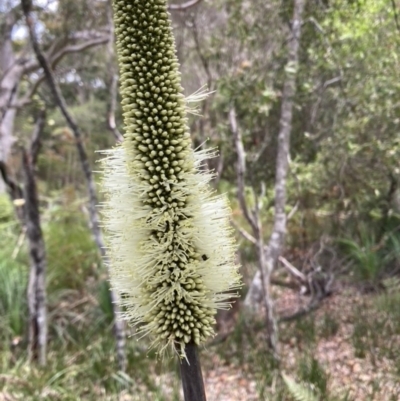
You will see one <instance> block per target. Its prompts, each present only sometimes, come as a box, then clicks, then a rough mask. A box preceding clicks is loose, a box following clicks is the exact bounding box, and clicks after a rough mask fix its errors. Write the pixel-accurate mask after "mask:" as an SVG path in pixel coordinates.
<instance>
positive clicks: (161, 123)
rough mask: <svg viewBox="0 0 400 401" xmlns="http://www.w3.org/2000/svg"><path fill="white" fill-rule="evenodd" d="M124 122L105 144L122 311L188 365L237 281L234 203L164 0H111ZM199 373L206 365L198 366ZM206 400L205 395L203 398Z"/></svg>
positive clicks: (114, 273)
mask: <svg viewBox="0 0 400 401" xmlns="http://www.w3.org/2000/svg"><path fill="white" fill-rule="evenodd" d="M113 8H114V21H115V33H116V38H117V54H118V63H119V68H120V85H121V97H122V108H123V116H124V124H125V134H124V141H123V143H121V144H119V145H117V146H116V147H115V148H113V149H111V150H108V151H105V152H104V153H105V154H106V157H105V159H104V160H103V168H104V179H103V185H102V188H103V192H104V193H105V199H106V200H105V203H104V205H103V206H104V207H103V214H104V225H105V228H106V231H107V233H108V248H109V255H110V258H111V268H110V279H111V284H112V287H113V289H115V290H116V291H117V293H119V294H120V301H119V302H120V304H121V306H122V307H123V308H124V312H123V316H124V318H125V319H126V320H128V321H129V322H130V323H131V324H136V325H137V326H138V330H137V332H138V333H141V334H142V335H143V336H145V335H149V336H150V337H151V339H152V343H151V347H155V348H156V349H157V352H158V353H159V354H160V355H162V354H163V353H164V352H165V351H166V350H167V349H168V348H170V349H172V350H174V351H176V352H177V353H178V355H179V356H180V358H181V361H183V362H182V365H185V366H188V365H189V363H190V356H191V355H194V354H193V352H192V351H193V347H195V346H196V345H200V344H202V343H204V342H205V341H206V339H207V338H208V337H210V336H212V335H213V334H214V329H213V325H214V322H215V319H214V315H215V313H216V309H217V308H230V301H229V299H230V298H232V296H235V291H236V290H237V289H238V288H239V287H240V276H239V274H238V266H237V265H236V262H235V250H236V244H235V242H234V239H233V233H232V229H231V228H230V225H229V215H230V209H229V206H228V204H227V200H226V199H225V197H223V196H218V195H216V194H214V193H213V191H212V190H211V188H210V186H209V181H210V180H211V178H212V177H213V175H212V173H209V172H205V171H204V169H203V162H204V160H205V159H207V158H209V157H210V156H212V152H207V151H200V152H194V151H193V149H192V144H191V139H190V135H189V129H188V124H187V112H188V111H189V112H190V111H191V110H193V109H191V108H190V107H188V105H187V103H188V102H190V101H192V100H193V98H194V99H199V98H201V97H202V96H203V95H202V94H203V92H200V93H199V94H195V96H194V97H192V98H188V99H185V97H184V95H183V88H182V87H181V78H180V73H179V71H178V68H179V64H178V60H177V57H176V49H175V42H174V38H173V35H172V28H171V23H170V20H169V14H168V12H167V4H166V0H114V1H113ZM200 378H201V372H200ZM204 399H205V398H204Z"/></svg>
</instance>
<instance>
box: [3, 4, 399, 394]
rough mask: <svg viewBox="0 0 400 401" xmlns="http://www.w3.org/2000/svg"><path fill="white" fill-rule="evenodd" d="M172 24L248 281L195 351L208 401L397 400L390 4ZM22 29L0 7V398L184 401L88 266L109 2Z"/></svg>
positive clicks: (112, 67)
mask: <svg viewBox="0 0 400 401" xmlns="http://www.w3.org/2000/svg"><path fill="white" fill-rule="evenodd" d="M24 2H25V3H26V0H25V1H23V3H24ZM170 13H171V18H172V20H173V25H174V35H175V37H176V45H177V50H178V57H179V60H180V63H181V72H182V79H183V86H184V88H185V91H186V95H190V94H192V93H194V92H196V91H197V90H198V89H199V88H202V87H203V86H204V85H206V86H207V88H208V90H209V91H211V92H212V94H210V96H209V97H208V98H207V99H206V101H204V102H202V103H201V104H199V105H198V113H199V115H201V116H190V129H191V134H192V138H193V143H194V147H196V148H198V147H204V148H212V147H216V148H218V150H219V155H218V156H217V157H215V158H213V159H210V160H209V162H208V164H209V167H210V168H211V169H214V170H215V171H216V178H215V180H214V181H213V185H214V186H215V189H216V190H217V191H218V192H220V193H227V194H228V196H229V198H230V200H231V206H232V211H233V214H232V225H233V227H234V229H235V230H236V233H237V239H238V243H239V250H238V258H239V259H240V263H241V265H242V268H241V272H242V274H243V279H244V283H245V285H244V287H243V289H242V293H241V299H240V300H239V301H238V302H237V303H236V304H235V306H234V307H233V309H232V310H230V311H224V312H221V313H218V316H217V324H216V333H217V335H216V337H215V338H214V339H211V340H210V342H209V344H207V346H206V347H205V348H204V349H203V350H202V351H201V357H202V362H203V369H204V376H205V383H206V391H207V393H208V399H209V401H213V400H219V401H224V400H270V401H278V400H311V401H313V400H324V401H325V400H332V401H333V400H337V401H339V400H343V401H344V400H357V401H358V400H377V401H380V400H388V401H389V400H390V401H396V400H399V399H400V384H399V383H400V62H399V57H400V26H399V23H400V22H399V16H398V14H399V13H400V3H399V2H398V1H397V0H374V1H368V0H212V1H211V0H202V1H201V0H200V1H196V0H189V1H187V0H186V1H179V0H175V1H173V2H172V1H171V2H170ZM31 15H32V18H31V19H30V20H29V18H28V22H29V21H30V23H31V30H32V32H34V33H35V35H34V36H31V37H30V36H29V30H28V28H27V22H26V21H27V20H26V16H27V11H26V9H25V8H23V7H21V4H20V3H19V1H17V0H0V172H1V178H0V400H1V401H14V400H26V401H33V400H71V401H75V400H85V401H90V400H125V401H129V400H143V399H146V398H147V399H151V400H160V401H161V400H163V401H164V400H165V401H167V400H180V399H181V394H180V392H181V390H180V383H179V378H178V368H177V366H176V361H175V359H174V358H170V359H169V358H166V359H165V360H164V361H157V358H156V356H155V355H154V353H153V352H152V351H148V350H147V340H146V339H141V340H139V341H136V338H134V337H131V335H132V334H133V333H134V329H133V328H129V327H124V325H123V324H122V323H121V322H119V321H118V320H117V321H115V319H114V314H115V313H116V312H117V311H116V310H115V306H114V305H113V303H112V297H113V293H112V292H111V293H110V291H109V285H108V280H107V269H106V267H104V265H103V264H102V258H101V255H102V252H103V253H104V250H103V248H102V244H103V243H104V242H103V239H102V233H101V224H100V225H99V222H98V209H99V208H98V204H99V203H101V194H98V193H96V189H95V184H96V183H98V182H99V181H100V178H101V177H100V174H98V173H96V172H95V171H96V170H98V169H99V166H98V163H97V164H96V162H97V161H98V160H99V158H100V157H101V156H99V154H98V153H96V151H98V150H102V149H107V148H110V147H112V146H114V145H115V143H116V142H118V141H120V140H121V139H122V137H121V134H122V133H123V125H122V118H121V108H120V106H119V101H120V99H119V95H118V68H117V63H116V56H115V51H114V36H113V27H112V11H111V3H110V1H107V0H40V1H39V0H37V1H35V2H34V4H33V10H32V14H31ZM32 21H33V22H32ZM32 43H34V44H35V43H36V45H37V46H36V48H35V50H34V47H33V46H32ZM49 83H50V85H49ZM285 189H286V191H285ZM285 192H286V193H285ZM260 269H261V270H260ZM259 271H261V272H262V274H260V273H258V274H257V272H259ZM282 373H283V374H282Z"/></svg>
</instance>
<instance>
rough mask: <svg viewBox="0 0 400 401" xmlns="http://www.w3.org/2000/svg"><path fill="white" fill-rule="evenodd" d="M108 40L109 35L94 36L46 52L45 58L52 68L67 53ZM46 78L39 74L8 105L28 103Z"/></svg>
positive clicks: (17, 106)
mask: <svg viewBox="0 0 400 401" xmlns="http://www.w3.org/2000/svg"><path fill="white" fill-rule="evenodd" d="M108 40H109V36H108V35H107V36H103V37H101V38H96V39H92V40H88V41H87V42H84V43H79V44H77V45H67V46H65V47H63V48H62V49H60V50H58V51H57V52H56V53H54V54H53V52H52V51H51V52H48V54H47V56H45V57H46V59H47V60H48V63H49V65H50V66H51V68H52V69H54V68H55V67H56V66H57V64H58V63H59V62H60V61H61V60H62V58H64V56H66V55H67V54H72V53H79V52H82V51H84V50H86V49H90V48H91V47H94V46H99V45H102V44H105V43H107V41H108ZM45 79H46V74H42V75H40V76H39V78H38V79H37V80H36V81H35V82H34V83H33V85H32V86H31V88H30V89H29V91H28V93H27V94H26V95H25V96H24V97H22V98H21V99H19V100H18V101H17V102H15V103H12V104H11V105H10V107H14V108H21V107H23V106H25V105H27V104H28V103H30V101H31V99H32V96H33V95H34V94H35V93H36V91H37V89H38V88H39V86H40V84H41V83H42V82H43V81H44V80H45Z"/></svg>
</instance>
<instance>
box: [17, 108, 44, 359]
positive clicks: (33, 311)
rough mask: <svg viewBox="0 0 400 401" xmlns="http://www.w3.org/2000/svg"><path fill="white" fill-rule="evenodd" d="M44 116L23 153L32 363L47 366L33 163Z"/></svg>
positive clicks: (40, 238) (41, 252)
mask: <svg viewBox="0 0 400 401" xmlns="http://www.w3.org/2000/svg"><path fill="white" fill-rule="evenodd" d="M44 121H45V117H44V113H43V114H41V115H40V116H39V118H38V121H37V123H36V127H35V132H34V135H33V138H32V143H31V150H30V152H29V154H27V152H26V151H25V149H24V150H23V153H22V167H23V171H24V177H25V185H24V199H25V205H24V208H25V213H24V220H25V226H26V234H27V239H28V244H29V256H30V261H31V266H30V269H29V283H28V308H29V359H30V360H31V361H38V362H39V364H40V365H41V366H44V365H45V364H46V345H47V305H46V303H47V302H46V280H45V277H46V276H45V275H46V251H45V246H44V240H43V235H42V229H41V225H40V212H39V200H38V194H37V188H36V179H35V174H34V164H33V161H34V160H36V156H37V151H38V146H36V145H37V144H38V141H39V136H40V133H41V131H42V129H43V126H44Z"/></svg>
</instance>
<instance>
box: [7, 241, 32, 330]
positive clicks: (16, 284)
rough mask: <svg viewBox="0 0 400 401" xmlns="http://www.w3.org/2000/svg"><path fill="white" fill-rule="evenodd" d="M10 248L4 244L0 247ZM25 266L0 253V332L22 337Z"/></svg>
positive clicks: (25, 279)
mask: <svg viewBox="0 0 400 401" xmlns="http://www.w3.org/2000/svg"><path fill="white" fill-rule="evenodd" d="M4 245H7V246H10V245H11V244H10V243H8V244H4V242H3V241H2V242H1V246H4ZM27 273H28V271H27V266H26V265H24V264H22V263H20V262H18V261H17V260H15V259H14V258H12V256H11V255H10V254H9V253H8V252H7V251H4V250H1V251H0V283H1V286H0V316H1V323H0V331H2V332H3V333H7V332H8V333H9V334H11V335H13V336H22V335H23V334H24V332H25V327H26V314H27V305H26V291H27Z"/></svg>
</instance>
